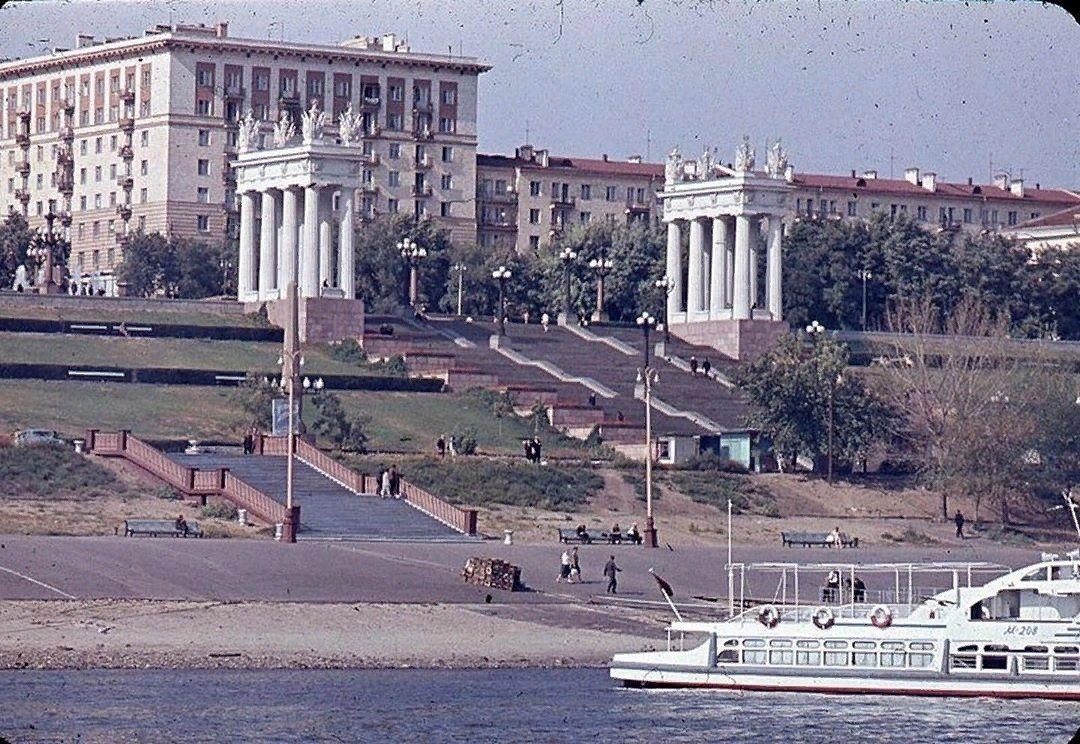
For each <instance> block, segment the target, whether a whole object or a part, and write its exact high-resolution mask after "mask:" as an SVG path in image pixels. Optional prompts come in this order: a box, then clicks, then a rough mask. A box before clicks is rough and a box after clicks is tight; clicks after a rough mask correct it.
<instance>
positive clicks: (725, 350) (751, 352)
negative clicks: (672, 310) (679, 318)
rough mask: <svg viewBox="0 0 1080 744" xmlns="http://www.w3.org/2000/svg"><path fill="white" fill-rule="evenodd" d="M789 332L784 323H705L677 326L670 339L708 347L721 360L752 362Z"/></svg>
mask: <svg viewBox="0 0 1080 744" xmlns="http://www.w3.org/2000/svg"><path fill="white" fill-rule="evenodd" d="M787 332H788V324H787V323H785V322H784V321H782V320H781V321H776V320H767V319H764V318H755V319H753V320H749V319H747V320H704V321H695V322H693V323H676V324H674V325H672V326H671V333H672V335H675V336H678V337H679V338H681V339H683V340H684V341H686V342H687V343H691V344H694V345H697V346H711V347H713V348H714V349H716V350H717V351H719V352H720V353H721V354H723V355H724V356H728V357H731V358H732V359H737V360H738V361H740V362H752V361H754V360H755V359H757V358H758V357H759V356H761V355H762V354H764V353H765V352H766V351H768V350H769V349H770V348H771V347H772V345H773V344H775V343H776V341H777V339H779V338H780V337H781V336H783V335H784V334H785V333H787Z"/></svg>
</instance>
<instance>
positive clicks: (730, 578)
mask: <svg viewBox="0 0 1080 744" xmlns="http://www.w3.org/2000/svg"><path fill="white" fill-rule="evenodd" d="M1073 519H1076V512H1075V511H1073ZM1077 529H1078V530H1080V527H1078V528H1077ZM727 595H728V617H729V618H732V617H735V566H734V565H732V563H731V499H728V500H727Z"/></svg>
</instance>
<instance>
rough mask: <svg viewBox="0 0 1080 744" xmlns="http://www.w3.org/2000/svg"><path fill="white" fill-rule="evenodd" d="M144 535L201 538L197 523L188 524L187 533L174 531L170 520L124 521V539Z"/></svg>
mask: <svg viewBox="0 0 1080 744" xmlns="http://www.w3.org/2000/svg"><path fill="white" fill-rule="evenodd" d="M137 535H146V536H148V537H202V536H203V532H202V528H201V527H199V523H198V522H188V523H187V531H186V532H185V531H184V530H178V529H176V521H175V520H172V519H125V520H124V537H135V536H137Z"/></svg>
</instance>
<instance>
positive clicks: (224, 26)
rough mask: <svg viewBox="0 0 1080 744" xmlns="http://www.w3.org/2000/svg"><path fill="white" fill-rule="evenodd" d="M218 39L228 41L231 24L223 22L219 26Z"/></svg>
mask: <svg viewBox="0 0 1080 744" xmlns="http://www.w3.org/2000/svg"><path fill="white" fill-rule="evenodd" d="M217 37H218V38H219V39H227V38H228V37H229V22H228V21H221V22H220V23H219V24H218V25H217Z"/></svg>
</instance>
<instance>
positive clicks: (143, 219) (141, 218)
mask: <svg viewBox="0 0 1080 744" xmlns="http://www.w3.org/2000/svg"><path fill="white" fill-rule="evenodd" d="M139 232H146V215H145V214H140V215H139Z"/></svg>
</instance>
